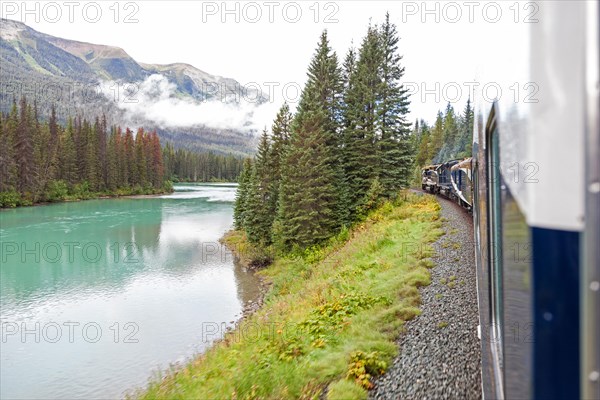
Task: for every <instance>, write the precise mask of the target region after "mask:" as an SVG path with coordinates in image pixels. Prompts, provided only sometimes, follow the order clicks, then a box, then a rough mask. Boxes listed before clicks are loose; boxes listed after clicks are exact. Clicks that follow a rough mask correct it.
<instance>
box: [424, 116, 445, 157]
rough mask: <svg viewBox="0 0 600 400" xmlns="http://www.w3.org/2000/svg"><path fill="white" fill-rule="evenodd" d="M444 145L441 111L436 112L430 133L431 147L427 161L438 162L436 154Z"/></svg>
mask: <svg viewBox="0 0 600 400" xmlns="http://www.w3.org/2000/svg"><path fill="white" fill-rule="evenodd" d="M443 145H444V116H443V114H442V112H441V111H438V114H437V118H436V119H435V124H434V125H433V129H432V131H431V147H430V149H429V150H430V153H429V155H428V157H427V159H429V160H431V161H432V162H439V161H440V158H439V157H438V154H439V152H440V150H441V149H442V146H443Z"/></svg>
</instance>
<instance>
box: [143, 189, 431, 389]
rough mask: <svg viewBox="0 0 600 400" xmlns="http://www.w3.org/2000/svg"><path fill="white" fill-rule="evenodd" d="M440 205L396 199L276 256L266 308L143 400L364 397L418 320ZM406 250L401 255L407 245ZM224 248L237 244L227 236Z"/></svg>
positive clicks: (267, 273)
mask: <svg viewBox="0 0 600 400" xmlns="http://www.w3.org/2000/svg"><path fill="white" fill-rule="evenodd" d="M439 210H440V206H439V204H438V203H437V201H436V200H435V198H433V197H431V196H418V195H415V194H412V193H409V192H407V193H405V194H403V196H400V200H399V201H398V202H397V203H395V204H390V203H387V204H385V205H383V206H382V207H381V208H379V209H378V210H375V211H374V212H373V213H371V214H370V216H369V217H368V218H367V219H366V220H365V221H364V222H362V223H361V224H360V225H358V226H356V227H355V228H354V229H352V230H350V231H348V232H346V233H344V237H343V239H344V240H341V238H337V239H334V240H332V241H331V242H330V244H329V245H328V246H325V247H322V248H314V249H311V250H309V251H307V252H305V253H304V254H296V255H294V256H287V257H279V258H275V260H274V262H273V263H272V264H271V265H270V266H269V267H267V268H265V269H263V270H261V271H260V272H258V273H259V274H260V275H262V276H263V277H264V278H265V279H266V280H268V281H270V283H271V285H270V290H269V292H268V293H267V295H266V298H265V305H264V306H263V307H262V308H261V309H260V310H259V311H257V312H256V313H254V314H253V315H251V316H250V317H249V318H247V319H246V320H244V321H242V322H241V323H240V324H239V326H238V327H237V329H236V330H235V331H233V332H230V333H227V334H226V335H225V337H224V339H223V340H222V341H220V342H218V343H217V344H216V345H214V346H213V347H212V348H211V349H210V350H208V351H207V352H206V353H205V354H203V355H201V356H199V357H197V358H195V359H193V360H192V361H191V362H189V363H188V364H187V365H186V366H184V367H181V368H179V369H177V370H174V371H171V372H170V373H168V374H167V375H166V376H165V377H164V378H162V379H158V378H157V379H156V380H154V381H153V382H151V383H150V385H149V386H148V388H146V389H145V390H143V391H140V392H138V393H135V397H137V398H142V399H156V398H161V399H166V398H168V399H189V398H196V399H221V398H235V399H318V398H319V396H321V395H322V394H323V393H325V391H326V390H327V398H328V399H365V398H366V397H367V390H368V389H369V388H370V387H371V386H372V378H373V377H374V376H376V375H379V374H381V373H383V372H384V371H385V370H386V369H387V366H388V365H390V363H391V361H392V359H393V357H394V356H395V355H396V354H397V351H398V349H397V344H396V343H395V339H396V338H397V337H398V335H399V334H400V332H401V330H402V327H403V325H404V323H405V322H406V321H407V320H409V319H411V318H413V317H414V316H416V315H418V314H419V309H418V307H419V304H420V301H421V299H420V296H419V291H418V287H419V286H423V285H428V284H429V283H430V275H429V268H430V264H429V263H426V262H421V261H422V260H424V259H426V258H427V255H428V254H430V253H431V252H432V251H433V250H432V249H431V248H430V247H431V246H429V245H430V244H431V243H432V242H434V241H435V240H436V239H437V238H438V237H439V236H440V235H441V230H440V229H439V228H440V222H439ZM407 242H410V243H411V244H412V245H411V246H409V248H408V250H407V246H406V243H407ZM227 243H228V244H231V243H236V244H237V245H238V246H244V245H245V243H247V242H246V241H245V238H244V237H243V235H240V234H238V233H230V234H229V237H228V239H227Z"/></svg>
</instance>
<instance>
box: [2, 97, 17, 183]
mask: <svg viewBox="0 0 600 400" xmlns="http://www.w3.org/2000/svg"><path fill="white" fill-rule="evenodd" d="M0 118H2V117H0ZM17 126H18V111H17V103H16V101H15V100H13V105H12V109H11V111H10V114H9V115H8V118H2V123H1V124H0V192H8V191H11V190H14V189H15V184H16V182H15V178H16V164H15V149H14V137H15V134H16V131H17Z"/></svg>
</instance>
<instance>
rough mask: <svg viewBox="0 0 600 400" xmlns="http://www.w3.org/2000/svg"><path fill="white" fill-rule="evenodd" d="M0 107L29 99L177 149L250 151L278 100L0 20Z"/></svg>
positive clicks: (43, 108)
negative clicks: (153, 133) (146, 132)
mask: <svg viewBox="0 0 600 400" xmlns="http://www.w3.org/2000/svg"><path fill="white" fill-rule="evenodd" d="M1 22H2V24H1V28H0V50H1V51H0V54H1V58H0V61H1V62H2V68H1V70H0V78H1V81H2V83H1V85H0V110H1V111H4V112H6V111H8V110H9V109H10V107H11V106H12V101H13V98H17V99H18V98H20V97H21V95H25V96H27V98H28V99H30V100H31V101H33V100H35V101H36V102H37V106H38V109H39V112H40V115H42V116H46V115H47V114H48V110H49V108H50V106H51V105H52V104H55V106H56V108H57V112H58V115H59V118H61V119H63V120H64V119H65V118H66V117H67V116H69V115H70V116H73V115H76V114H82V115H84V116H86V117H88V118H93V117H95V116H98V115H101V114H102V113H104V114H106V115H107V117H108V119H109V121H110V122H111V123H115V124H121V125H124V126H129V127H131V128H132V129H135V128H137V127H139V126H143V127H144V128H146V129H156V130H157V131H158V133H159V135H160V136H161V137H162V138H163V139H166V140H169V141H172V142H173V143H174V144H175V146H177V147H186V148H190V149H196V150H202V151H204V150H212V151H216V152H219V153H229V152H231V153H237V154H250V153H252V152H253V151H254V147H255V143H256V134H257V132H258V131H259V130H261V129H262V128H263V127H264V126H265V125H269V124H270V121H271V120H272V119H273V117H274V115H275V113H276V111H277V108H278V107H279V106H280V105H279V104H274V103H271V102H270V101H269V97H268V95H267V94H265V93H264V92H262V91H261V90H259V89H257V88H256V87H255V86H253V85H250V84H249V85H247V86H245V85H243V84H241V83H239V82H237V81H236V80H234V79H231V78H225V77H221V76H217V75H212V74H209V73H207V72H205V71H202V70H200V69H198V68H196V67H194V66H192V65H189V64H184V63H173V64H167V65H158V64H145V63H142V62H138V61H136V60H134V59H133V58H132V57H131V56H129V55H128V54H127V52H125V50H123V49H121V48H119V47H113V46H105V45H100V44H91V43H83V42H78V41H74V40H68V39H63V38H58V37H55V36H50V35H46V34H44V33H41V32H38V31H36V30H34V29H32V28H30V27H28V26H27V25H25V24H23V23H21V22H17V21H12V20H7V19H2V21H1Z"/></svg>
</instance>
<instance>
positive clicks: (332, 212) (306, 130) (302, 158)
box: [274, 31, 343, 249]
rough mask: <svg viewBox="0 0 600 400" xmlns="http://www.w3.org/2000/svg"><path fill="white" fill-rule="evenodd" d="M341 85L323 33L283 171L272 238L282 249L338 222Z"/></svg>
mask: <svg viewBox="0 0 600 400" xmlns="http://www.w3.org/2000/svg"><path fill="white" fill-rule="evenodd" d="M341 85H342V82H341V71H340V68H339V66H338V61H337V56H336V54H335V52H332V50H331V48H330V46H329V41H328V39H327V32H326V31H324V32H323V34H322V35H321V38H320V40H319V44H318V47H317V50H316V52H315V55H314V56H313V58H312V60H311V63H310V65H309V68H308V81H307V83H306V86H305V87H304V90H303V91H302V95H301V98H300V103H299V106H298V112H297V114H296V116H295V118H294V121H293V124H292V136H291V141H290V145H289V148H288V151H287V154H286V161H285V168H283V171H282V183H281V186H280V193H279V199H278V202H279V205H278V215H277V219H278V221H277V223H276V226H277V227H276V231H275V232H274V237H275V238H276V240H277V242H278V244H279V246H280V247H282V248H284V249H289V248H291V247H293V246H295V245H297V246H299V247H301V248H303V247H307V246H310V245H312V244H316V243H319V242H321V241H323V240H324V239H326V238H328V237H330V236H331V235H333V234H334V233H335V231H336V230H337V229H338V228H339V227H340V226H341V224H342V221H341V216H340V214H339V210H340V196H339V190H338V189H339V188H340V186H341V185H342V184H343V182H342V180H341V173H342V170H341V168H340V163H339V153H338V152H339V148H338V147H339V143H340V141H339V124H340V117H341V115H340V101H341V99H340V96H341V90H342V86H341ZM300 188H301V190H300Z"/></svg>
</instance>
